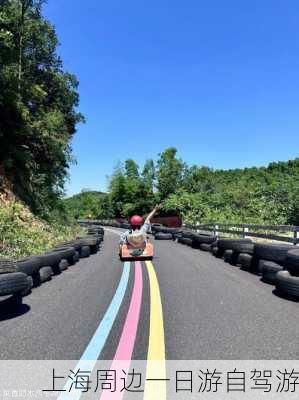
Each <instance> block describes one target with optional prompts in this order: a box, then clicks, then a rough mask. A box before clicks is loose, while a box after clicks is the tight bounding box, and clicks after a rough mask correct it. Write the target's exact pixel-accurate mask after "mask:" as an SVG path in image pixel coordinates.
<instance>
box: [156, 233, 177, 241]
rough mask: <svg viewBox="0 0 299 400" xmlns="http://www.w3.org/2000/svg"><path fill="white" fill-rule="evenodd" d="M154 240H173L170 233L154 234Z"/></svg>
mask: <svg viewBox="0 0 299 400" xmlns="http://www.w3.org/2000/svg"><path fill="white" fill-rule="evenodd" d="M155 240H173V235H172V233H163V232H158V233H156V234H155Z"/></svg>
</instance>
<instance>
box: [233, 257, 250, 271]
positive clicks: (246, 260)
mask: <svg viewBox="0 0 299 400" xmlns="http://www.w3.org/2000/svg"><path fill="white" fill-rule="evenodd" d="M252 260H253V257H252V255H251V254H247V253H240V254H239V257H238V260H237V265H240V267H241V269H243V270H245V271H250V269H251V266H252Z"/></svg>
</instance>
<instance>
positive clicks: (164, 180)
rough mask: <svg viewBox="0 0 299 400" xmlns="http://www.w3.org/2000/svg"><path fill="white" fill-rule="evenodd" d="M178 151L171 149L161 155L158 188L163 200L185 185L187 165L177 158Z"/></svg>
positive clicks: (158, 164)
mask: <svg viewBox="0 0 299 400" xmlns="http://www.w3.org/2000/svg"><path fill="white" fill-rule="evenodd" d="M176 155H177V149H176V148H174V147H170V148H168V149H166V150H165V151H164V152H163V153H161V154H159V159H158V161H157V188H158V192H159V195H160V198H161V199H162V200H164V199H166V198H167V197H168V196H169V195H171V194H173V193H175V192H176V191H177V190H178V189H179V188H180V187H181V185H182V183H183V174H184V169H185V164H184V163H183V161H182V160H180V159H178V158H177V157H176Z"/></svg>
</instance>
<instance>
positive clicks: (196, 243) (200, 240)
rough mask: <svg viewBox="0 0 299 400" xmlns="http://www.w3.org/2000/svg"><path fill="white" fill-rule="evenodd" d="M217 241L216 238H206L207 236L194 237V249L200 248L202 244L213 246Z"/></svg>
mask: <svg viewBox="0 0 299 400" xmlns="http://www.w3.org/2000/svg"><path fill="white" fill-rule="evenodd" d="M216 240H217V238H216V237H215V236H205V235H194V237H193V245H192V246H193V247H194V248H200V245H201V244H209V245H211V244H212V243H214V242H215V241H216Z"/></svg>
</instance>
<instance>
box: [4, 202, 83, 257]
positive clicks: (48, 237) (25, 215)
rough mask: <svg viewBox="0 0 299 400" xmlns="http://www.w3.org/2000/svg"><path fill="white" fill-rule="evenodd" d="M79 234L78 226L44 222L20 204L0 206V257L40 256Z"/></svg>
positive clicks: (13, 203) (80, 231)
mask: <svg viewBox="0 0 299 400" xmlns="http://www.w3.org/2000/svg"><path fill="white" fill-rule="evenodd" d="M79 233H82V229H81V228H80V227H79V226H78V225H72V224H69V225H65V224H63V223H57V222H53V223H47V222H45V221H42V220H40V219H38V218H36V217H35V216H34V215H33V214H32V213H31V212H30V211H29V210H28V208H27V207H25V206H24V205H23V204H22V203H20V202H12V203H0V257H10V258H15V259H18V258H21V257H25V256H29V255H34V254H41V253H43V252H45V251H47V250H50V249H51V248H53V247H55V246H56V245H57V244H58V243H60V242H62V241H64V240H70V239H73V238H74V237H75V236H76V235H78V234H79Z"/></svg>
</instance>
